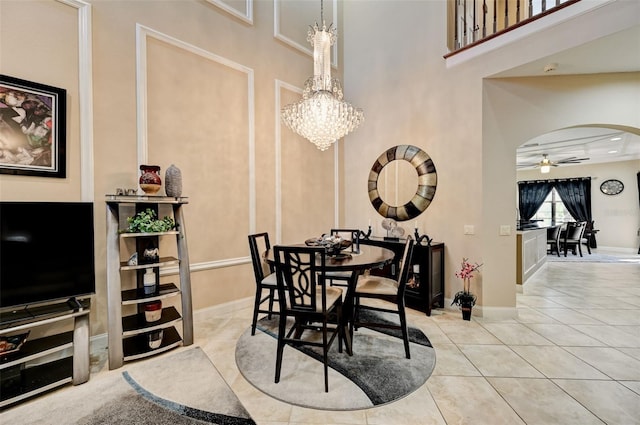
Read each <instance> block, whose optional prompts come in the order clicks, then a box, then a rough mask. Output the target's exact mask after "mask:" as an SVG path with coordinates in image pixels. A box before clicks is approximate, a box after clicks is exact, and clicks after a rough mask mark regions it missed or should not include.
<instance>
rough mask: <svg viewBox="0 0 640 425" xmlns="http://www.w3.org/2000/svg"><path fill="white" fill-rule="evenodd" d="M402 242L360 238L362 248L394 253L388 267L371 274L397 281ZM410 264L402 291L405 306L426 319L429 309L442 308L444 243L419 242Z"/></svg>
mask: <svg viewBox="0 0 640 425" xmlns="http://www.w3.org/2000/svg"><path fill="white" fill-rule="evenodd" d="M405 243H406V239H388V238H381V237H370V238H368V239H361V240H360V244H362V245H375V246H381V247H384V248H388V249H390V250H392V251H393V252H394V253H395V258H394V260H393V262H392V263H391V264H390V265H389V266H386V267H384V268H382V269H379V270H372V271H371V274H380V275H384V276H388V277H392V278H394V279H395V278H397V277H398V273H399V272H400V268H399V263H400V259H401V258H402V253H403V251H404V246H405ZM411 264H412V265H413V267H411V269H410V274H409V283H408V284H407V289H406V291H405V303H406V305H407V307H410V308H413V309H415V310H419V311H423V312H425V313H426V315H427V316H430V315H431V310H432V309H433V308H442V307H444V243H443V242H432V243H431V244H430V245H429V244H427V243H426V241H422V242H421V243H419V244H416V245H414V248H413V255H412V257H411Z"/></svg>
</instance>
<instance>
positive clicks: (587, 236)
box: [582, 220, 596, 255]
mask: <svg viewBox="0 0 640 425" xmlns="http://www.w3.org/2000/svg"><path fill="white" fill-rule="evenodd" d="M585 223H586V225H585V227H584V233H583V234H582V243H583V244H585V245H586V246H587V252H588V253H589V255H591V244H592V242H593V239H594V238H595V234H596V233H595V232H596V230H595V229H594V228H593V224H594V221H593V220H591V221H587V222H585Z"/></svg>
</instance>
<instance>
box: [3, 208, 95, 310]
mask: <svg viewBox="0 0 640 425" xmlns="http://www.w3.org/2000/svg"><path fill="white" fill-rule="evenodd" d="M93 293H95V259H94V229H93V203H92V202H0V309H2V310H5V309H7V308H10V307H18V306H29V305H31V304H38V303H44V302H48V301H56V300H65V299H73V298H74V297H81V296H85V295H90V294H93Z"/></svg>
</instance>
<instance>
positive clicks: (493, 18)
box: [445, 0, 580, 58]
mask: <svg viewBox="0 0 640 425" xmlns="http://www.w3.org/2000/svg"><path fill="white" fill-rule="evenodd" d="M579 1H580V0H449V3H448V22H449V25H448V37H447V42H448V47H449V50H450V53H449V54H447V55H446V56H445V58H446V57H449V56H452V55H455V54H456V53H459V52H461V51H464V50H467V49H469V48H471V47H473V46H477V45H479V44H482V43H484V42H486V41H488V40H491V39H493V38H495V37H497V36H499V35H502V34H505V33H507V32H509V31H512V30H514V29H516V28H518V27H521V26H523V25H526V24H528V23H530V22H533V21H535V20H537V19H540V18H542V17H544V16H547V15H549V14H551V13H553V12H557V11H559V10H561V9H563V8H565V7H567V6H570V5H572V4H575V3H578V2H579Z"/></svg>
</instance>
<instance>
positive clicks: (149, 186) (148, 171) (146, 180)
mask: <svg viewBox="0 0 640 425" xmlns="http://www.w3.org/2000/svg"><path fill="white" fill-rule="evenodd" d="M140 171H141V175H140V180H139V182H140V189H142V190H143V191H144V193H146V194H147V195H155V194H156V193H157V192H158V191H159V190H160V188H161V187H162V179H160V175H159V174H158V172H159V171H160V167H159V166H157V165H141V166H140Z"/></svg>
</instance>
